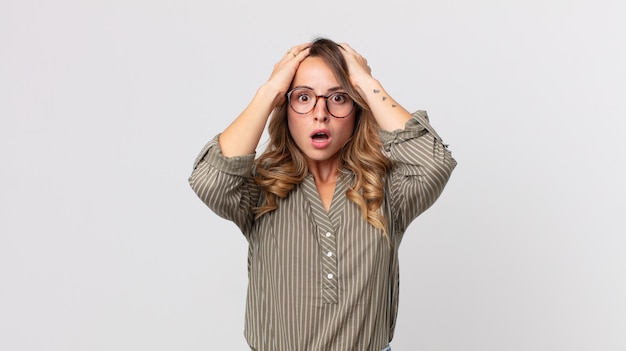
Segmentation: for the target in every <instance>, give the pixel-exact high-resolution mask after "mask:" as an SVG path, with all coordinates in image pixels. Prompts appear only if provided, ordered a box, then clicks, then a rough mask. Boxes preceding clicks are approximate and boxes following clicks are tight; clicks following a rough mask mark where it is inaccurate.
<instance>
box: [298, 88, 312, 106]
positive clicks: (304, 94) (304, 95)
mask: <svg viewBox="0 0 626 351" xmlns="http://www.w3.org/2000/svg"><path fill="white" fill-rule="evenodd" d="M312 96H313V94H311V92H309V91H306V90H300V91H296V92H295V98H296V101H298V102H301V103H307V102H309V101H311V99H312Z"/></svg>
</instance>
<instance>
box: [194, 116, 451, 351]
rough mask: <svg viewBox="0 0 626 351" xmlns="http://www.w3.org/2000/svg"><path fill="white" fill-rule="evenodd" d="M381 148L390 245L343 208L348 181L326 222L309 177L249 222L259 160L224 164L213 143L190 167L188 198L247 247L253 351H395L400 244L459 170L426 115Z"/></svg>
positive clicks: (353, 208) (355, 210)
mask: <svg viewBox="0 0 626 351" xmlns="http://www.w3.org/2000/svg"><path fill="white" fill-rule="evenodd" d="M381 138H382V140H383V145H384V152H385V154H386V155H387V156H388V157H389V158H390V159H391V160H393V164H394V166H393V168H392V171H391V173H390V174H389V175H388V178H387V182H386V192H385V199H384V206H383V207H382V209H381V210H382V211H383V212H384V215H385V216H386V218H387V219H388V229H387V230H388V233H390V236H391V244H392V245H389V243H388V242H387V240H386V239H385V238H384V236H383V235H382V232H381V231H380V230H378V229H376V228H374V227H373V226H372V225H370V224H369V223H367V222H366V221H365V220H364V219H363V218H362V214H361V210H360V209H359V207H358V206H357V205H356V204H354V203H352V202H351V201H350V200H348V199H347V197H346V195H345V193H346V190H347V189H348V187H349V184H350V182H351V181H352V178H353V176H352V175H351V174H349V173H347V172H345V171H343V172H342V173H341V174H342V175H341V177H340V179H339V180H338V181H337V186H336V189H335V193H334V196H333V200H332V203H331V206H330V209H329V211H328V212H326V211H325V210H324V208H323V205H322V202H321V200H320V198H319V195H318V193H317V189H316V187H315V182H314V180H313V177H312V176H311V175H310V174H309V175H308V176H307V177H306V178H305V180H304V181H303V182H302V183H301V184H299V185H298V186H297V187H296V188H295V189H294V190H292V192H291V193H290V194H289V196H288V197H287V198H285V199H282V200H280V203H279V207H278V209H277V210H275V211H273V212H270V213H268V214H265V215H263V216H262V217H261V218H259V219H257V220H255V219H254V216H253V213H252V208H253V207H254V206H256V205H258V204H259V202H260V201H262V198H261V191H260V189H259V188H258V186H257V185H256V184H255V183H254V181H253V178H252V172H253V161H254V156H255V155H246V156H241V157H234V158H226V157H224V156H223V155H222V154H221V151H220V149H219V144H218V142H217V137H216V138H214V139H213V140H212V141H210V142H209V143H208V144H207V145H206V146H205V148H204V149H203V150H202V151H201V153H200V155H199V156H198V158H197V159H196V162H195V163H194V169H193V172H192V174H191V176H190V178H189V182H190V184H191V187H192V189H193V190H194V191H195V192H196V194H197V195H198V196H199V198H200V199H202V201H204V202H205V203H206V204H207V205H208V206H209V207H210V208H211V209H212V210H213V211H214V212H215V213H216V214H218V215H219V216H221V217H223V218H226V219H228V220H231V221H233V222H234V223H235V224H237V226H238V227H239V228H240V230H241V231H242V233H243V234H244V235H245V236H246V238H247V240H248V244H249V251H248V276H249V284H248V295H247V303H246V318H245V332H244V334H245V337H246V339H247V341H248V344H249V345H250V347H251V349H253V350H259V351H286V350H319V351H340V350H341V351H346V350H355V351H356V350H358V351H364V350H365V351H380V350H381V349H383V348H384V347H385V346H386V345H387V344H388V343H389V341H391V339H392V337H393V331H394V327H395V321H396V316H397V309H398V289H399V275H398V274H399V273H398V272H399V270H398V248H399V245H400V241H401V239H402V235H403V234H404V232H405V230H406V227H407V226H408V225H409V224H410V223H411V221H413V220H414V219H415V218H416V217H417V216H418V215H419V214H420V213H422V212H423V211H425V210H426V209H428V208H429V207H430V206H431V205H432V204H433V203H434V202H435V200H436V199H437V198H438V197H439V195H440V194H441V192H442V191H443V189H444V186H445V184H446V183H447V181H448V179H449V177H450V175H451V173H452V170H453V169H454V167H455V166H456V161H455V160H454V159H453V158H452V156H451V154H450V152H449V151H448V149H447V148H446V147H445V146H444V145H443V144H442V142H441V139H440V138H439V136H438V135H437V134H436V132H435V131H434V130H433V129H432V127H431V126H430V124H429V122H428V117H427V115H426V113H425V112H424V111H418V112H416V113H414V114H413V118H412V119H411V120H410V121H409V122H407V124H406V128H405V129H404V130H401V131H395V132H385V131H381Z"/></svg>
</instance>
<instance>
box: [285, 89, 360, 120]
mask: <svg viewBox="0 0 626 351" xmlns="http://www.w3.org/2000/svg"><path fill="white" fill-rule="evenodd" d="M296 90H308V91H311V92H313V91H312V90H311V89H306V88H294V89H291V90H290V91H289V92H288V93H287V104H288V105H289V108H291V109H292V110H293V112H295V113H297V114H299V115H306V114H309V113H311V111H313V110H315V106H317V102H318V101H319V99H320V98H324V100H326V104H325V105H326V106H325V107H326V112H328V114H329V115H331V116H333V117H335V118H346V117H348V116H350V114H351V113H352V111H354V106H355V105H356V102H355V101H354V99H353V98H351V97H350V95H348V94H347V93H343V92H338V93H332V94H328V95H315V94H313V96H315V103H314V104H313V107H311V109H310V110H309V111H307V112H298V111H296V109H295V108H293V106H291V94H292V93H293V92H294V91H296ZM337 94H342V95H345V96H347V97H348V99H350V100H351V101H352V108H350V112H348V113H347V114H346V115H345V116H343V117H339V116H335V115H334V114H333V113H332V112H330V109H329V108H328V98H329V97H331V96H335V95H337Z"/></svg>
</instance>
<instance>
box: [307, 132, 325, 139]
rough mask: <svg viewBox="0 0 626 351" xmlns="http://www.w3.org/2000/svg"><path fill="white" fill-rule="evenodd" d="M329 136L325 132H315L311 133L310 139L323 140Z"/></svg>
mask: <svg viewBox="0 0 626 351" xmlns="http://www.w3.org/2000/svg"><path fill="white" fill-rule="evenodd" d="M328 138H329V136H328V133H327V132H317V133H314V134H313V135H311V139H313V140H314V141H325V140H328Z"/></svg>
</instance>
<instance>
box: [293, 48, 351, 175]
mask: <svg viewBox="0 0 626 351" xmlns="http://www.w3.org/2000/svg"><path fill="white" fill-rule="evenodd" d="M299 87H304V88H309V89H311V90H312V91H313V93H314V94H315V95H324V96H327V95H331V94H333V93H337V92H344V90H343V89H342V88H341V86H340V85H339V82H338V81H337V79H336V78H335V76H334V75H333V72H332V71H331V70H330V68H329V67H328V65H327V64H326V63H325V62H324V60H323V59H322V58H320V57H307V58H306V59H304V61H302V63H301V64H300V66H299V67H298V71H297V72H296V75H295V77H294V79H293V83H292V87H291V88H292V89H293V88H299ZM292 98H293V97H292ZM326 104H327V101H326V99H325V98H319V99H318V100H317V104H316V105H315V108H314V109H313V110H312V111H311V112H309V113H306V114H299V113H296V112H295V111H294V110H293V109H292V108H291V107H288V108H287V118H288V123H289V133H290V134H291V136H292V138H293V140H294V141H295V142H296V145H298V147H299V148H300V150H302V152H303V153H304V155H305V156H306V157H307V160H308V162H309V163H311V162H326V161H335V160H336V159H337V157H338V156H339V151H340V150H341V148H342V147H343V146H344V145H345V143H346V141H347V140H348V139H349V138H350V137H351V136H352V132H353V131H354V119H355V116H354V115H355V110H356V108H354V109H353V110H352V112H351V113H350V114H349V115H348V116H347V117H345V118H336V117H333V116H332V115H331V114H330V113H329V112H328V110H327V108H326Z"/></svg>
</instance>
